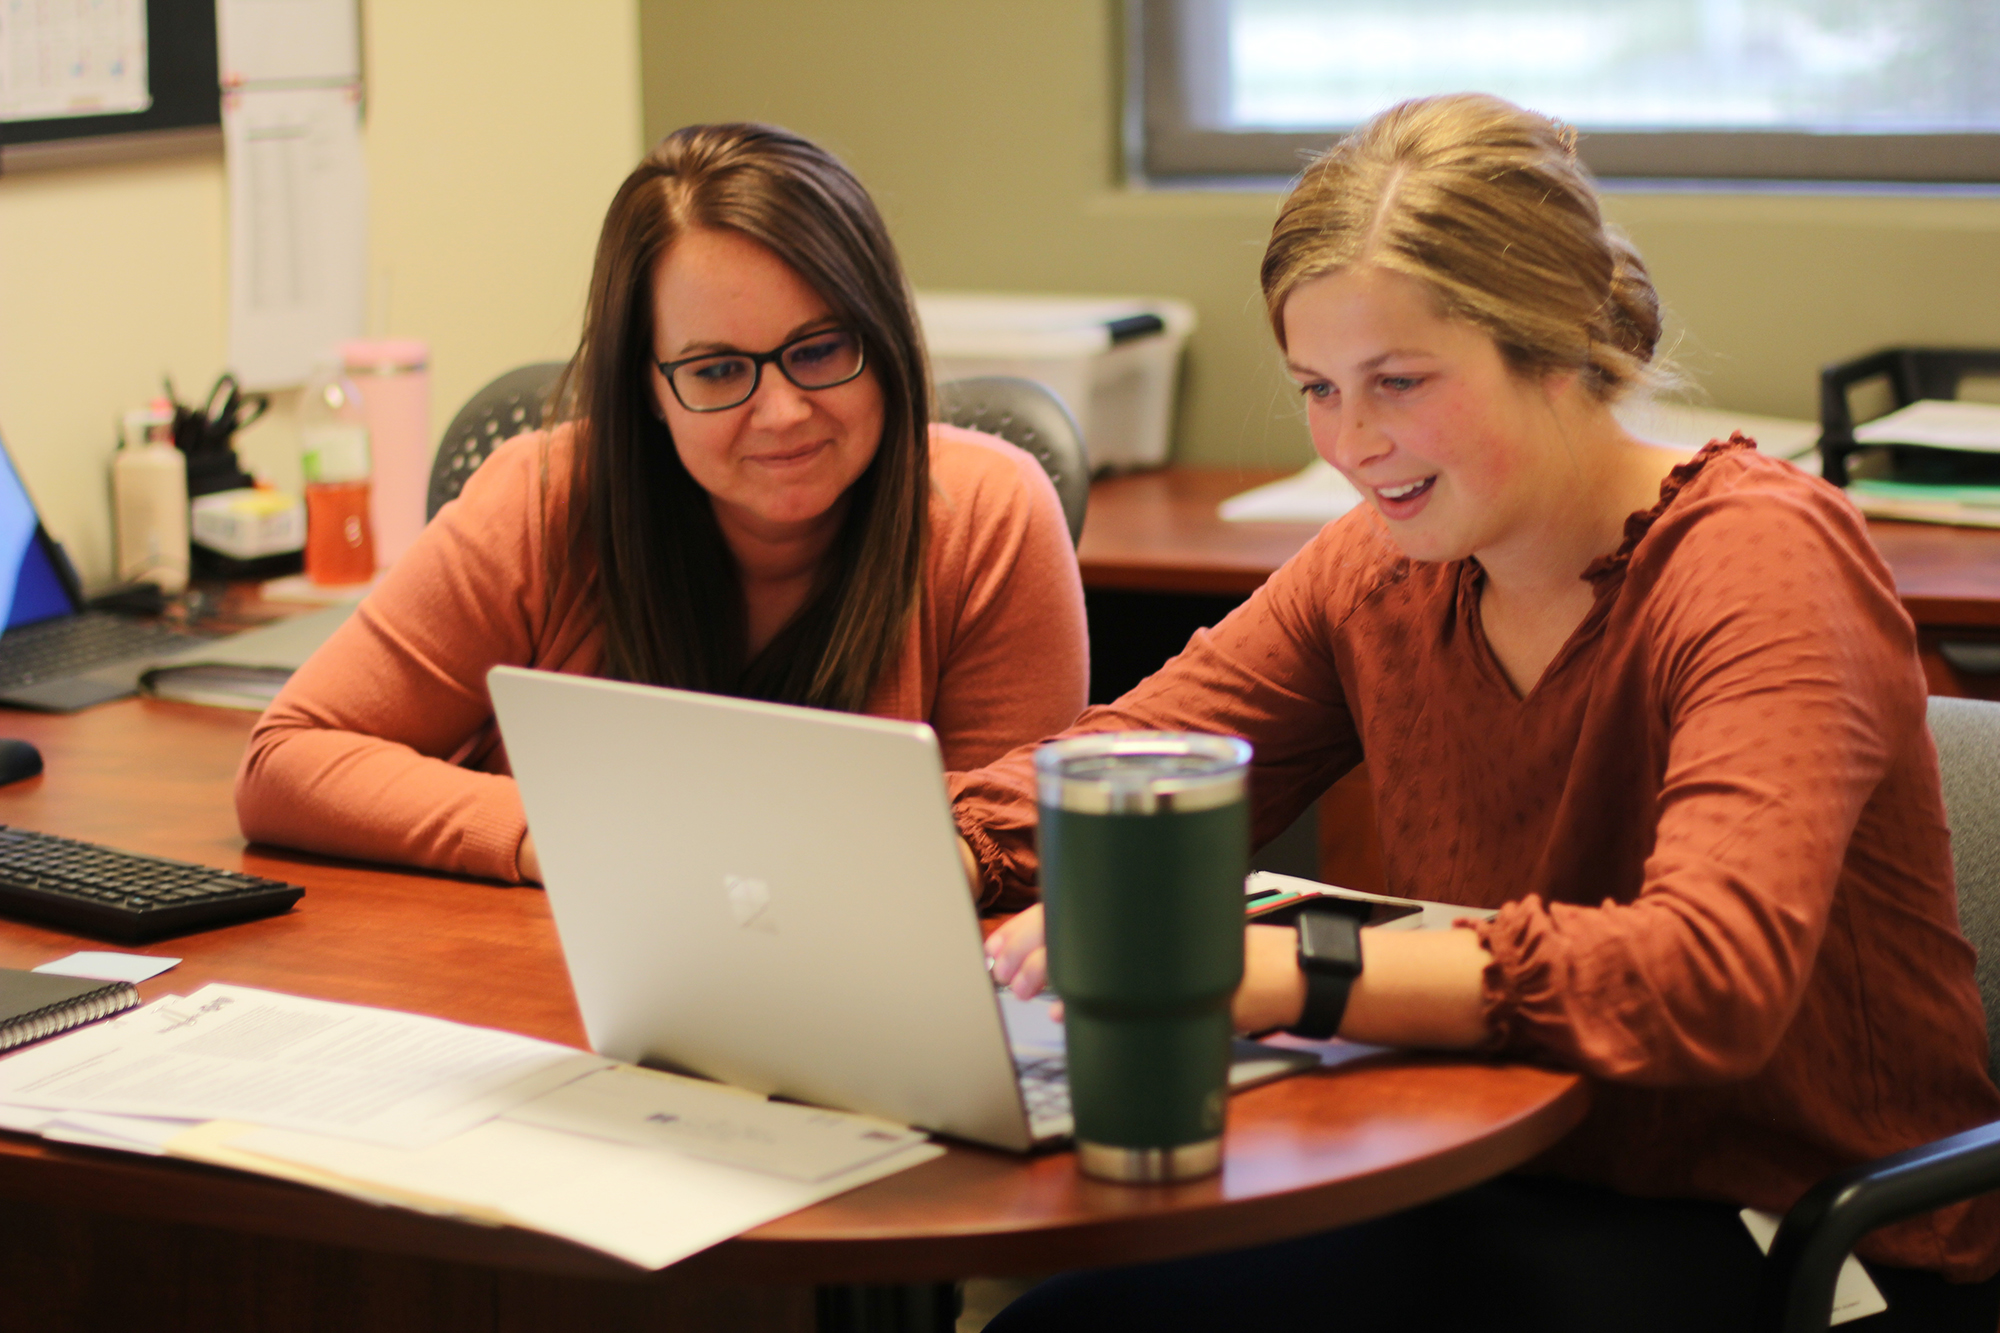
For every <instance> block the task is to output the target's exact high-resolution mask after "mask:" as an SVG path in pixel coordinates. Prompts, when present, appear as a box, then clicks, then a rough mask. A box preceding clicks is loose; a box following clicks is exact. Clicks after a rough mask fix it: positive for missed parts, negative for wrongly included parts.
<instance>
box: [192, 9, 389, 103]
mask: <svg viewBox="0 0 2000 1333" xmlns="http://www.w3.org/2000/svg"><path fill="white" fill-rule="evenodd" d="M356 4H357V0H217V3H216V6H215V27H216V33H215V35H216V45H217V48H218V50H219V53H220V59H221V64H222V86H223V87H225V88H235V87H240V86H243V85H246V84H247V85H255V84H259V83H301V82H307V81H314V80H317V81H319V82H322V83H353V82H355V81H356V80H358V79H359V78H360V77H361V42H360V27H359V22H358V16H357V14H356Z"/></svg>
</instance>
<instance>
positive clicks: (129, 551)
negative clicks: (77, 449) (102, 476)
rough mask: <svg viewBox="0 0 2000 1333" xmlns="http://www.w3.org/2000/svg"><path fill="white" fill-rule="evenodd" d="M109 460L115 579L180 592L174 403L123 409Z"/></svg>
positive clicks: (181, 472)
mask: <svg viewBox="0 0 2000 1333" xmlns="http://www.w3.org/2000/svg"><path fill="white" fill-rule="evenodd" d="M124 425H125V429H124V438H123V439H122V440H121V441H120V444H119V448H118V454H117V456H116V457H115V458H113V459H112V461H111V505H112V516H113V520H114V524H113V525H114V527H115V528H116V530H117V545H118V560H117V570H118V580H119V582H121V583H140V582H145V583H151V584H154V585H155V586H157V587H159V588H160V589H161V590H162V591H164V592H170V593H175V592H180V591H181V590H182V589H184V588H186V587H187V582H188V491H187V483H188V478H187V466H186V460H184V459H183V458H182V457H181V453H180V451H179V450H178V449H176V448H175V447H174V436H173V430H174V408H173V404H172V403H171V402H170V401H169V400H168V399H165V398H156V399H154V400H153V401H152V403H150V404H149V405H147V406H145V407H139V408H134V409H133V410H132V411H130V412H127V413H126V414H125V423H124Z"/></svg>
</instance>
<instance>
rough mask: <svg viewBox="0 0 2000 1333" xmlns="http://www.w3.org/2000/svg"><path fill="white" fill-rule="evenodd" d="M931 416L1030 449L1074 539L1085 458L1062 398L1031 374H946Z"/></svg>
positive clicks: (1083, 501)
mask: <svg viewBox="0 0 2000 1333" xmlns="http://www.w3.org/2000/svg"><path fill="white" fill-rule="evenodd" d="M937 399H938V400H937V417H938V420H940V421H948V422H950V423H951V424H952V425H954V426H964V427H966V428H967V429H968V430H978V431H984V432H986V433H987V434H988V435H998V436H999V437H1000V438H1001V439H1003V440H1005V441H1007V443H1009V444H1012V445H1016V446H1018V447H1019V448H1022V449H1025V450H1026V451H1027V452H1029V453H1030V454H1033V455H1034V457H1035V461H1036V462H1038V463H1040V464H1041V465H1042V471H1044V472H1046V473H1048V474H1049V480H1050V481H1052V482H1054V483H1055V486H1056V498H1057V499H1059V500H1061V501H1062V508H1063V518H1064V519H1065V520H1067V521H1068V523H1069V539H1070V542H1071V543H1072V544H1074V543H1075V542H1076V541H1077V539H1078V538H1080V537H1081V536H1082V535H1083V514H1084V509H1085V507H1086V506H1087V505H1088V504H1089V503H1090V459H1089V457H1088V456H1087V455H1086V454H1085V453H1084V448H1083V432H1082V431H1081V430H1079V429H1078V428H1077V424H1076V418H1075V417H1073V416H1071V415H1070V412H1069V409H1068V408H1067V407H1064V406H1063V401H1062V399H1060V398H1058V397H1056V396H1055V395H1054V394H1053V393H1050V392H1049V391H1048V390H1047V389H1045V388H1043V387H1042V386H1041V385H1039V384H1037V383H1035V382H1034V381H1033V380H1023V379H1014V378H1012V377H1011V376H1006V375H987V376H982V377H980V378H977V379H966V380H951V381H948V382H947V383H944V384H940V385H938V389H937Z"/></svg>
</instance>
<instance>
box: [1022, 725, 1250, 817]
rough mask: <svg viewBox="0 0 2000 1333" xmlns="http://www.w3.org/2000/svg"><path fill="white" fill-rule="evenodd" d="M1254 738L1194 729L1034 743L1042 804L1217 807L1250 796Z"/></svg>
mask: <svg viewBox="0 0 2000 1333" xmlns="http://www.w3.org/2000/svg"><path fill="white" fill-rule="evenodd" d="M1249 771H1250V743H1249V742H1248V741H1244V740H1239V739H1237V738H1236V737H1234V736H1211V735H1206V734H1203V733H1200V732H1191V731H1107V732H1099V733H1097V734H1095V735H1091V736H1073V737H1071V738H1070V739H1068V740H1062V741H1051V742H1050V743H1049V744H1047V745H1044V746H1042V747H1041V748H1040V749H1038V750H1036V751H1035V773H1036V783H1037V786H1038V787H1039V789H1040V798H1041V803H1042V805H1044V806H1046V807H1050V808H1053V809H1057V810H1068V811H1073V812H1075V813H1077V814H1086V815H1150V814H1163V813H1167V812H1169V811H1179V812H1184V813H1192V812H1193V811H1197V810H1212V809H1215V808H1216V807H1217V806H1224V805H1229V804H1232V803H1233V802H1236V801H1241V800H1242V799H1244V795H1245V793H1246V792H1247V791H1248V789H1249V788H1248V781H1249Z"/></svg>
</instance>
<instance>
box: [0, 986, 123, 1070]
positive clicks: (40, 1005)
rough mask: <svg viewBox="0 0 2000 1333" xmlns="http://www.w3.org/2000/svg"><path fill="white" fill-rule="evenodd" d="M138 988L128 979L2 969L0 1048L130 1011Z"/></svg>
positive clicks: (20, 1044)
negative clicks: (119, 979)
mask: <svg viewBox="0 0 2000 1333" xmlns="http://www.w3.org/2000/svg"><path fill="white" fill-rule="evenodd" d="M137 1003H139V992H138V991H136V990H134V989H133V988H132V983H131V982H129V981H104V980H101V979H98V978H95V977H67V976H57V975H54V974H50V973H43V972H20V971H16V970H15V969H14V968H11V967H0V1051H5V1050H10V1049H12V1048H13V1047H15V1046H25V1045H27V1044H28V1043H29V1042H31V1041H40V1040H41V1039H42V1038H43V1037H52V1036H54V1035H55V1034H56V1033H58V1032H67V1031H69V1030H70V1029H71V1028H73V1027H81V1026H82V1025H83V1024H85V1023H94V1022H96V1021H97V1020H98V1019H100V1018H109V1017H110V1016H111V1015H113V1014H116V1013H120V1012H122V1011H124V1010H126V1009H130V1008H131V1007H132V1006H133V1005H135V1004H137Z"/></svg>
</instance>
